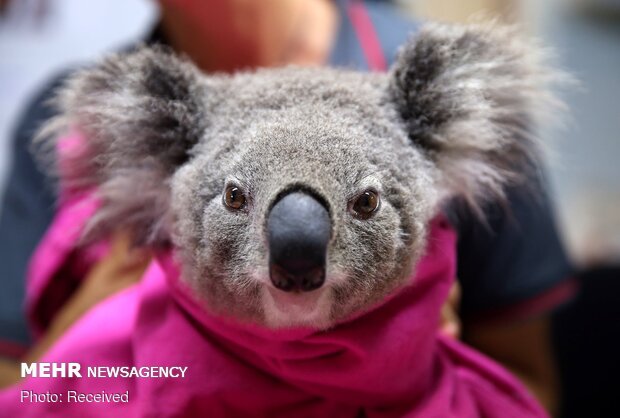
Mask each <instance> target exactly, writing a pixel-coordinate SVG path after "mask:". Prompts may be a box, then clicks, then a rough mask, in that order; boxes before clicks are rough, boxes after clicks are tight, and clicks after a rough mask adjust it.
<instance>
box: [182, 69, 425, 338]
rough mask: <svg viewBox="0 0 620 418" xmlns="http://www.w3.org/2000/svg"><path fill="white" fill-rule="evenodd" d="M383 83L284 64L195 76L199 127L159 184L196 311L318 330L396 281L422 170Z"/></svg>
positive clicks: (413, 233) (417, 206) (404, 261)
mask: <svg viewBox="0 0 620 418" xmlns="http://www.w3.org/2000/svg"><path fill="white" fill-rule="evenodd" d="M386 80H387V78H386V77H385V75H371V74H361V73H353V72H342V71H336V70H326V69H295V68H287V69H281V70H269V71H259V72H256V73H252V74H242V75H237V76H234V77H225V78H219V79H211V80H209V83H208V86H207V88H206V90H208V91H211V92H215V91H217V94H216V93H211V95H210V99H208V100H212V103H213V104H212V105H209V106H210V110H209V111H208V112H207V113H208V120H209V122H208V124H209V127H208V128H207V129H206V130H205V135H204V136H203V137H202V138H201V140H200V142H199V143H197V145H196V146H195V147H194V148H193V149H192V151H191V152H192V154H193V155H194V156H193V157H192V158H190V159H189V161H188V162H187V163H186V164H185V165H183V166H182V167H181V168H180V169H179V170H178V171H177V172H176V173H175V174H174V175H173V177H172V181H171V189H172V207H173V213H174V217H175V223H176V228H175V234H174V241H175V244H176V247H177V248H178V249H179V250H180V251H181V252H182V253H183V260H184V261H185V263H184V265H185V266H186V271H187V274H186V278H187V279H188V280H191V282H192V284H193V286H194V287H195V289H197V293H198V294H201V295H204V296H205V297H206V298H207V302H208V305H209V306H211V307H212V308H215V309H217V310H218V311H220V312H222V313H224V314H232V315H233V316H235V317H241V318H244V319H248V320H258V321H259V322H261V323H266V324H267V325H269V326H273V327H285V326H315V327H327V326H329V325H330V324H332V323H333V322H334V321H338V320H341V319H343V318H345V317H346V316H348V315H350V314H351V313H353V312H354V311H357V310H359V309H362V308H364V307H369V306H371V305H372V304H373V303H376V302H378V301H380V300H381V299H382V298H384V297H385V296H386V295H387V294H388V293H390V292H391V291H393V290H394V289H395V288H396V287H398V286H400V285H402V284H403V283H404V282H405V280H406V279H407V278H409V275H410V273H411V267H412V262H413V261H414V260H415V259H416V258H417V256H418V254H419V252H420V250H421V249H422V247H423V246H424V232H425V225H426V221H427V220H428V218H429V216H430V215H432V202H433V201H434V200H435V194H436V192H435V189H434V187H433V182H432V177H433V176H434V169H433V166H432V165H431V164H430V163H429V162H428V161H427V160H426V159H425V158H424V157H423V155H422V154H421V152H420V151H418V150H417V149H416V148H414V147H411V146H410V140H409V138H408V137H407V135H406V134H405V132H404V129H403V126H402V123H400V122H399V118H398V115H397V113H396V111H395V109H394V107H393V106H388V105H387V104H386V100H387V98H386V94H387V84H386Z"/></svg>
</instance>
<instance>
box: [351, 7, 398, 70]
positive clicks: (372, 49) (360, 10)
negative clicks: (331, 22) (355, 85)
mask: <svg viewBox="0 0 620 418" xmlns="http://www.w3.org/2000/svg"><path fill="white" fill-rule="evenodd" d="M347 12H348V14H349V20H350V21H351V24H352V25H353V29H354V30H355V34H356V35H357V39H358V40H359V43H360V46H361V47H362V52H363V53H364V57H365V58H366V63H367V64H368V68H369V69H370V70H371V71H386V70H387V68H388V67H387V62H386V61H385V55H384V54H383V49H382V48H381V43H380V42H379V36H378V35H377V31H376V30H375V27H374V25H373V24H372V20H371V19H370V15H369V14H368V10H366V6H365V5H364V1H363V0H350V1H348V2H347Z"/></svg>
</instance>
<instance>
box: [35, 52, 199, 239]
mask: <svg viewBox="0 0 620 418" xmlns="http://www.w3.org/2000/svg"><path fill="white" fill-rule="evenodd" d="M205 85H206V83H205V82H204V80H203V78H202V77H201V75H200V73H199V71H198V69H196V68H195V67H194V66H193V65H192V64H190V63H189V62H187V61H184V60H182V59H179V58H177V57H176V56H174V55H173V53H172V52H169V51H168V50H167V49H164V48H163V47H156V48H142V49H139V50H137V51H136V52H133V53H129V54H118V55H113V56H111V57H108V58H107V59H105V60H104V61H103V62H102V63H101V64H99V65H97V66H95V67H93V68H89V69H86V70H83V71H80V72H78V73H77V74H75V75H74V76H73V77H72V78H70V79H69V80H68V82H67V83H66V84H65V86H64V87H63V89H62V90H61V91H60V93H59V95H58V96H57V99H56V104H57V105H58V107H59V108H60V116H58V117H57V118H56V119H55V120H53V121H52V122H50V123H49V124H48V126H47V127H44V129H43V130H42V133H41V134H40V137H42V138H52V139H51V141H52V142H51V144H52V145H53V147H54V148H60V147H59V145H62V144H57V141H58V140H62V136H63V135H62V134H64V133H66V132H67V131H77V133H79V134H80V135H81V136H82V138H83V140H84V144H83V146H82V147H81V148H84V152H80V153H73V154H71V153H70V154H68V155H63V156H62V158H61V161H59V164H60V165H61V166H62V167H63V168H66V169H62V170H61V173H60V174H61V183H62V185H63V187H65V188H69V189H81V188H91V187H95V188H96V189H97V192H98V194H99V196H100V198H101V201H102V206H101V209H100V210H99V212H98V213H97V215H96V216H95V219H93V220H92V222H91V223H90V224H89V225H88V228H87V232H86V234H87V235H88V236H89V238H92V235H97V236H99V235H102V234H104V233H107V232H109V231H110V229H111V228H112V227H114V228H118V227H128V228H129V229H130V230H131V231H132V232H133V233H134V239H135V240H136V242H137V243H140V244H153V243H157V242H161V241H165V240H166V239H167V235H168V233H167V231H166V230H167V224H168V222H167V218H168V217H169V216H168V214H167V212H168V210H169V204H168V200H169V193H170V191H169V186H168V179H169V177H170V176H171V175H172V173H174V171H175V170H176V169H177V168H178V167H179V166H180V165H181V164H183V163H184V162H185V161H186V160H187V159H188V158H189V151H190V150H191V148H192V147H193V146H194V145H195V144H196V143H197V142H198V141H199V140H200V138H201V137H202V135H203V133H204V130H205V125H206V114H205V111H204V99H205V93H206V92H205V89H206V87H205ZM46 141H48V140H46ZM54 151H57V150H56V149H55V150H54Z"/></svg>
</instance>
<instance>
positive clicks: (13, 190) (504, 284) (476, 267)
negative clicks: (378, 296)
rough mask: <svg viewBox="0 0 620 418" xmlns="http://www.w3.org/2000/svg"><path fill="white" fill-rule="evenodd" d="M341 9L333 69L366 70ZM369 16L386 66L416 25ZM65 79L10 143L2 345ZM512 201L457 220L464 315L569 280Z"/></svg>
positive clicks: (536, 227) (46, 188)
mask: <svg viewBox="0 0 620 418" xmlns="http://www.w3.org/2000/svg"><path fill="white" fill-rule="evenodd" d="M338 4H339V8H340V11H341V13H340V16H341V22H340V28H339V32H338V35H337V38H336V42H335V45H334V48H333V50H332V52H331V55H330V56H331V58H330V64H331V65H335V66H345V67H349V68H357V69H368V64H367V63H366V61H365V57H364V50H363V48H362V46H361V45H360V42H359V38H358V37H357V34H356V32H355V28H354V27H353V25H352V23H351V21H350V20H349V19H348V18H347V12H346V10H345V9H346V7H345V4H344V2H343V1H341V2H339V3H338ZM367 11H368V15H369V16H370V19H371V21H372V24H373V26H374V28H375V31H376V33H377V34H378V38H379V43H380V45H381V48H382V49H383V53H384V55H385V58H386V61H387V62H388V63H391V62H393V60H394V57H395V56H396V51H397V48H398V47H399V46H400V45H402V44H403V43H404V41H405V40H406V39H407V36H408V35H409V33H410V32H414V31H415V29H416V25H415V24H414V23H411V22H410V21H408V20H406V19H404V18H403V17H402V16H400V15H399V14H398V13H397V12H396V11H395V10H394V9H393V7H392V6H390V5H389V4H387V3H382V2H367ZM150 41H151V42H162V41H163V38H162V36H161V32H160V31H158V30H156V31H155V32H154V33H153V36H151V38H150ZM64 77H66V74H65V75H62V76H61V77H57V78H56V79H55V80H54V81H53V82H52V83H50V84H49V85H48V86H47V87H46V88H44V89H43V91H42V93H41V94H39V95H38V96H37V97H36V98H35V99H34V100H33V101H32V102H31V104H30V106H29V107H28V108H27V110H26V111H25V112H24V117H23V119H22V121H21V123H20V124H19V127H18V129H17V132H16V135H15V138H14V142H13V168H12V170H11V173H10V177H9V182H8V188H7V190H6V193H5V196H4V199H3V202H2V213H1V215H0V265H2V266H3V275H2V276H3V282H2V288H3V291H2V292H1V293H0V301H1V302H2V303H1V305H0V307H1V308H0V309H1V310H0V315H1V316H0V340H2V339H4V340H7V339H8V340H12V341H19V342H24V343H25V342H27V332H26V324H25V320H24V316H23V312H22V303H23V295H24V277H25V271H26V265H27V261H28V258H29V257H30V255H31V254H32V252H33V250H34V247H35V246H36V244H37V242H38V241H39V240H40V238H41V237H42V235H43V233H44V232H45V229H46V227H47V226H48V225H49V223H50V221H51V218H52V216H53V206H54V197H53V192H52V190H53V188H52V187H51V184H50V182H49V181H47V180H46V179H45V177H44V176H43V174H42V173H41V172H40V171H39V170H38V169H37V167H36V166H35V163H34V161H33V158H32V156H31V154H30V153H29V152H28V149H29V143H30V140H31V138H32V134H33V132H35V131H36V129H37V128H38V127H39V125H40V123H41V122H42V121H44V120H46V119H48V118H49V117H50V116H51V115H52V110H51V109H50V108H49V107H47V106H46V105H45V102H46V101H47V99H48V98H50V97H51V96H52V95H53V91H54V89H55V88H56V87H57V86H58V85H59V84H60V83H61V80H62V79H63V78H64ZM509 201H510V211H509V212H506V211H503V210H499V208H490V210H489V221H488V224H489V227H487V226H485V225H484V224H482V223H481V222H479V221H478V220H476V219H475V218H473V217H472V216H466V217H465V219H463V218H461V219H460V220H459V222H458V232H459V243H458V262H459V267H458V278H459V280H460V282H461V284H462V290H463V300H462V307H463V315H464V316H465V317H467V316H468V315H471V314H476V313H483V312H485V311H487V310H489V309H498V308H504V307H509V306H512V305H514V304H519V303H521V302H524V301H528V300H530V299H532V298H535V297H538V296H539V295H541V294H543V293H545V292H549V291H550V290H551V289H553V288H554V287H556V286H557V285H559V284H561V283H564V281H565V279H566V278H567V277H568V276H569V274H570V271H571V270H570V265H569V263H568V261H567V259H566V256H565V254H564V251H563V249H562V246H561V244H560V241H559V239H558V234H557V230H556V228H555V225H554V222H553V216H552V210H551V207H550V205H549V202H548V200H547V199H546V197H544V193H543V197H542V198H541V199H538V200H537V199H533V198H532V195H531V194H528V193H524V192H523V191H521V190H511V191H509ZM508 213H511V214H512V215H511V216H510V215H509V214H508ZM556 299H557V298H556ZM554 303H557V300H555V301H554ZM549 308H550V306H546V307H544V309H549Z"/></svg>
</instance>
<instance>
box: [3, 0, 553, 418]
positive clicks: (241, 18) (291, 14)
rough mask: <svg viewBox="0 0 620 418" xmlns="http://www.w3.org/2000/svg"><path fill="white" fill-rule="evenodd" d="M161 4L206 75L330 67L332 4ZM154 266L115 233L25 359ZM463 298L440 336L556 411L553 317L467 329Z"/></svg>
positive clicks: (189, 0)
mask: <svg viewBox="0 0 620 418" xmlns="http://www.w3.org/2000/svg"><path fill="white" fill-rule="evenodd" d="M159 5H160V9H161V21H162V26H163V30H164V32H165V34H166V36H167V38H168V40H169V42H170V44H171V46H172V47H173V48H174V49H175V50H177V51H179V52H181V53H183V54H185V55H187V56H188V57H189V58H190V59H191V60H192V61H194V62H195V63H196V64H197V65H198V66H199V67H200V68H201V69H202V70H204V71H207V72H232V71H235V70H239V69H246V68H256V67H274V66H281V65H286V64H296V65H321V64H324V63H325V62H326V60H327V58H328V56H329V53H330V50H331V45H332V44H333V41H334V38H335V34H336V29H337V22H338V17H337V11H336V8H335V6H334V4H333V3H332V2H331V1H329V0H273V1H271V2H269V7H268V6H267V4H266V3H263V2H256V1H253V0H210V1H208V2H206V1H202V0H186V1H183V2H179V1H173V0H159ZM222 39H225V40H226V42H222ZM148 261H149V256H148V254H145V253H136V252H134V251H131V250H130V249H129V245H128V241H127V238H126V236H124V235H122V234H117V236H115V237H114V239H113V250H112V251H111V252H110V254H109V255H108V256H107V257H105V258H103V259H102V260H101V261H100V262H99V263H98V264H97V265H96V266H95V267H94V268H93V270H92V271H91V272H90V274H89V275H88V277H86V278H85V280H84V284H83V285H82V287H81V288H80V289H79V290H78V291H77V292H76V294H75V295H73V297H72V298H71V299H70V301H69V302H68V303H67V305H65V307H64V308H63V309H62V310H61V312H60V313H59V314H58V315H57V317H56V318H55V320H54V321H53V323H52V325H51V327H50V330H49V331H48V333H47V334H46V335H45V337H44V338H43V339H42V340H41V341H40V342H39V343H38V344H37V345H36V346H35V347H34V348H33V349H32V350H31V351H30V352H29V353H28V354H27V355H26V357H25V358H24V359H22V361H26V362H32V361H36V360H37V359H39V358H40V357H41V356H42V355H43V354H44V353H45V352H46V351H47V349H49V347H51V346H52V344H53V343H54V341H56V340H57V339H58V338H59V337H60V336H61V335H62V334H63V333H64V332H65V331H66V330H67V329H68V328H69V327H70V326H71V325H72V324H73V323H74V322H75V321H76V320H78V319H79V318H80V317H81V316H82V315H83V314H84V313H85V312H86V311H87V310H88V309H89V308H90V307H92V306H94V305H95V304H97V303H98V302H100V301H101V300H103V299H105V298H106V297H108V296H110V295H112V294H114V293H116V292H118V291H120V290H122V289H124V288H126V287H128V286H131V285H132V284H134V283H136V282H137V281H139V280H140V277H141V276H142V274H143V273H144V269H145V268H146V266H147V264H148ZM459 299H460V289H459V287H458V284H457V285H455V287H454V288H453V289H452V291H451V293H450V296H449V298H448V300H447V301H446V303H445V305H444V307H443V309H442V313H441V316H442V323H441V326H440V329H441V332H444V333H445V334H447V335H449V336H451V337H453V338H459V337H460V336H461V333H462V329H464V332H463V334H464V335H465V340H466V341H467V342H468V343H469V344H471V345H472V346H473V347H475V348H477V349H478V350H480V351H482V352H483V353H486V354H487V355H489V356H490V357H492V358H494V359H496V360H497V361H499V362H501V363H502V364H503V365H504V366H505V367H506V368H508V369H509V370H511V371H512V372H513V373H514V374H515V375H516V376H518V377H519V378H520V379H521V380H522V382H523V383H524V384H525V385H527V387H528V388H529V389H530V390H531V391H532V393H533V394H534V395H535V396H536V397H537V398H538V400H539V401H540V402H541V403H542V404H543V406H545V407H546V408H547V410H548V411H551V412H554V411H555V410H556V406H557V396H556V388H557V377H556V376H557V373H556V370H555V368H554V363H553V356H552V350H551V342H550V332H549V320H548V318H547V317H544V316H543V317H539V318H532V319H528V320H523V321H521V322H508V323H506V322H502V323H497V324H490V323H465V324H464V325H461V322H460V319H459V316H458V305H459ZM18 380H19V366H18V365H16V364H15V363H14V362H8V361H6V360H1V359H0V387H4V386H8V385H10V384H13V383H15V382H17V381H18Z"/></svg>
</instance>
